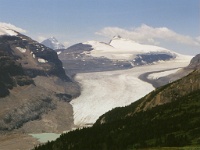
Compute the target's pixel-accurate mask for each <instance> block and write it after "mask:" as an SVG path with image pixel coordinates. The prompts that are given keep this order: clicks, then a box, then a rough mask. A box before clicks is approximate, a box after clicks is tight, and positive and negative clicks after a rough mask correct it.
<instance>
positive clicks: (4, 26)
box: [0, 22, 26, 36]
mask: <svg viewBox="0 0 200 150" xmlns="http://www.w3.org/2000/svg"><path fill="white" fill-rule="evenodd" d="M17 32H20V33H25V32H26V31H25V30H23V29H21V28H19V27H16V26H14V25H12V24H10V23H3V22H0V36H1V35H10V36H17V35H18V33H17Z"/></svg>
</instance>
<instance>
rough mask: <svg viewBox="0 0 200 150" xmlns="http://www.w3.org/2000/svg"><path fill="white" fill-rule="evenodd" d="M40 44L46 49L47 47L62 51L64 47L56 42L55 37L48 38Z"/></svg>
mask: <svg viewBox="0 0 200 150" xmlns="http://www.w3.org/2000/svg"><path fill="white" fill-rule="evenodd" d="M41 44H43V45H45V46H46V47H49V48H51V49H54V50H55V49H64V48H65V46H64V45H63V44H62V43H60V42H58V40H57V39H56V38H55V37H50V38H48V39H46V40H44V41H42V42H41Z"/></svg>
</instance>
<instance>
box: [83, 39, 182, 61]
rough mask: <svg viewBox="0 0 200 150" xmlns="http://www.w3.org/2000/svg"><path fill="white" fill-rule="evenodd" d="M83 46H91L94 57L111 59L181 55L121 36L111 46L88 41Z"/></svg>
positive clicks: (111, 42) (112, 41) (113, 40)
mask: <svg viewBox="0 0 200 150" xmlns="http://www.w3.org/2000/svg"><path fill="white" fill-rule="evenodd" d="M83 44H89V45H91V46H92V48H93V50H92V51H91V52H90V54H91V55H92V56H94V57H107V58H109V59H118V60H122V59H124V60H133V59H134V58H135V57H137V56H138V55H141V54H152V53H153V54H166V55H170V56H171V57H174V58H175V57H176V56H178V55H179V54H177V53H176V52H173V51H171V50H168V49H166V48H163V47H159V46H155V45H145V44H140V43H137V42H135V41H133V40H129V39H124V38H122V37H120V36H115V37H113V39H112V40H111V41H110V43H109V44H107V43H103V42H98V41H88V42H85V43H83Z"/></svg>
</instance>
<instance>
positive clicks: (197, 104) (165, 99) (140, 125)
mask: <svg viewBox="0 0 200 150" xmlns="http://www.w3.org/2000/svg"><path fill="white" fill-rule="evenodd" d="M197 58H198V55H197V56H196V57H194V58H193V59H192V61H191V63H190V65H189V66H193V71H192V72H191V73H190V74H189V75H187V76H185V77H183V78H181V79H179V80H177V81H175V82H172V83H170V84H167V85H165V86H162V87H160V88H157V89H156V90H154V91H153V92H151V93H149V94H147V95H146V96H144V97H143V98H141V99H140V100H138V101H136V102H134V103H132V104H131V105H129V106H126V107H119V108H115V109H113V110H111V111H109V112H108V113H106V114H104V115H102V116H101V117H100V118H99V119H98V120H97V122H96V123H95V124H94V126H93V127H91V128H86V129H82V130H76V131H72V132H70V133H68V134H65V135H62V136H61V137H60V138H59V139H57V140H56V141H55V142H51V143H48V144H46V145H45V146H40V147H37V148H35V149H36V150H40V149H55V148H57V149H62V147H67V148H68V149H120V150H121V149H135V148H136V149H139V148H149V147H182V146H193V145H197V146H198V145H199V142H200V141H199V137H200V128H199V122H200V118H199V114H200V111H199V108H200V101H199V98H200V94H199V93H200V70H199V69H196V68H198V66H199V63H198V59H197ZM196 60H197V61H196ZM189 66H188V67H189ZM94 136H95V138H94ZM83 137H84V138H83ZM192 148H193V147H191V149H192Z"/></svg>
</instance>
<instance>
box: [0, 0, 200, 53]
mask: <svg viewBox="0 0 200 150" xmlns="http://www.w3.org/2000/svg"><path fill="white" fill-rule="evenodd" d="M0 22H6V23H11V24H13V25H15V26H17V27H20V28H22V29H25V30H26V31H27V32H26V34H27V35H29V36H31V37H32V38H33V39H36V40H38V41H41V40H42V39H44V38H48V37H51V36H55V37H56V38H57V39H58V40H59V41H61V42H63V43H65V44H66V45H71V44H74V43H78V42H85V41H88V40H98V41H107V42H108V41H109V39H110V38H112V36H114V35H121V36H122V37H124V38H130V39H133V40H135V41H138V42H140V43H145V44H155V45H160V46H163V47H166V48H170V49H172V50H174V51H177V52H179V53H183V54H191V55H194V54H197V53H200V0H0Z"/></svg>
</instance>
